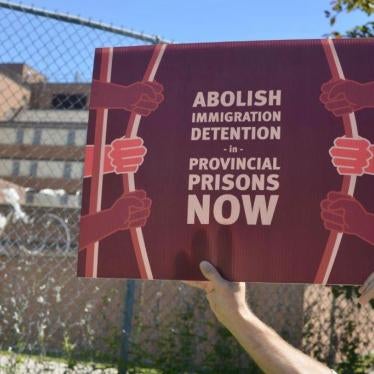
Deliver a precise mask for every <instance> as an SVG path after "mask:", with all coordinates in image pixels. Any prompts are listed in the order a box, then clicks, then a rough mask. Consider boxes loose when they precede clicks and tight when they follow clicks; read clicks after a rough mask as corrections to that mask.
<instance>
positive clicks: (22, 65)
mask: <svg viewBox="0 0 374 374" xmlns="http://www.w3.org/2000/svg"><path fill="white" fill-rule="evenodd" d="M7 4H8V3H4V2H0V25H1V33H0V235H1V236H0V279H1V282H0V372H3V371H4V372H7V371H8V372H17V370H19V372H30V373H35V372H45V371H47V370H51V371H56V372H58V370H60V371H61V372H64V370H66V367H67V366H66V365H69V366H70V367H71V368H73V367H74V370H76V371H80V372H92V370H93V369H95V370H99V369H100V368H101V369H102V370H104V369H103V367H106V366H108V367H114V368H115V367H117V366H118V367H119V368H120V371H122V372H124V370H126V369H127V370H128V371H129V372H137V371H139V370H140V369H139V368H141V367H146V366H150V367H154V368H158V369H159V370H160V372H166V373H171V372H175V373H180V372H212V373H220V372H222V373H240V372H253V373H256V372H258V369H256V367H255V365H254V364H253V363H252V362H251V361H250V360H249V359H248V357H247V355H245V354H244V353H243V351H242V349H241V348H240V347H239V346H238V345H237V343H236V342H235V341H234V339H233V338H232V337H231V336H230V335H229V334H228V333H227V331H226V330H225V329H223V328H222V327H220V326H219V324H217V323H216V321H215V319H214V317H213V315H212V314H211V312H210V311H209V309H208V306H207V303H206V301H205V298H204V296H203V295H202V294H201V293H200V292H198V291H196V290H194V289H191V288H189V287H187V286H186V285H184V284H181V283H180V282H170V281H160V282H158V281H155V282H141V281H136V282H134V281H128V282H124V281H121V280H82V279H78V278H76V276H75V274H76V258H75V254H76V250H77V227H78V219H79V207H80V190H81V181H82V160H83V147H84V144H85V131H86V123H87V103H88V97H89V89H90V85H89V82H90V79H91V71H92V62H93V52H94V48H95V47H99V46H100V47H101V46H118V45H131V44H139V43H150V42H154V43H156V42H158V41H159V40H160V39H159V38H157V37H154V38H153V39H152V37H148V36H143V37H142V36H141V35H138V34H136V33H134V34H133V35H132V37H131V36H129V33H128V31H126V30H123V32H122V34H123V35H120V33H118V32H119V31H118V30H119V29H115V28H112V30H111V31H105V30H110V27H109V26H108V27H106V28H105V27H102V26H103V25H101V26H100V24H97V23H95V22H92V23H91V26H90V24H89V21H84V20H81V22H79V20H78V21H77V19H75V18H71V19H70V20H69V17H67V16H61V15H56V14H55V15H54V16H53V15H51V14H42V12H36V11H35V10H32V9H28V8H22V6H21V7H19V6H17V7H13V9H12V6H10V5H9V4H8V5H7ZM83 21H84V22H83ZM126 35H127V36H126ZM248 298H249V300H250V304H251V306H252V308H253V310H254V311H255V312H256V313H257V314H258V315H259V316H260V317H261V318H262V319H263V320H264V321H265V322H266V323H269V324H270V325H271V326H273V327H274V328H275V329H276V330H277V331H278V332H279V333H280V334H281V335H282V336H283V337H284V338H285V339H286V340H287V341H289V342H290V343H292V344H293V345H295V346H297V347H299V348H302V349H303V350H304V351H305V352H307V353H310V354H312V355H314V356H315V357H317V358H319V359H320V360H322V361H324V362H327V363H329V365H331V366H334V365H337V364H339V363H340V365H341V366H340V369H339V370H343V369H344V364H342V363H344V362H345V361H349V360H351V361H352V357H353V359H354V360H356V361H357V365H361V364H362V363H361V361H363V360H364V357H365V360H366V361H365V362H366V363H367V362H369V358H368V357H367V356H368V355H370V354H371V360H372V357H373V352H374V332H373V325H372V320H373V316H374V315H373V310H372V309H371V308H370V306H368V307H365V308H359V307H358V306H357V303H356V302H354V301H351V300H348V299H347V298H346V297H345V296H344V295H337V294H333V293H332V291H331V289H330V288H325V287H319V286H307V287H306V286H302V285H250V286H249V287H248ZM22 353H28V354H36V355H39V356H36V357H39V358H30V357H32V356H28V358H25V357H26V356H21V354H22ZM40 355H42V356H43V357H44V356H45V355H49V356H62V357H64V358H65V360H66V361H67V364H61V363H58V362H57V361H48V360H46V359H44V358H40V357H42V356H40ZM78 359H79V360H82V362H81V363H79V364H77V362H76V361H77V360H78ZM360 360H361V361H360ZM89 361H93V362H94V363H92V362H91V363H89ZM356 361H355V362H356ZM100 363H101V364H100ZM371 363H372V361H371ZM364 364H365V363H364ZM364 364H362V365H364ZM64 365H65V366H64ZM100 365H102V366H100ZM367 367H370V363H368V364H367ZM341 368H343V369H341ZM101 369H100V370H101ZM6 370H7V371H6ZM12 370H13V371H12ZM344 370H348V371H342V372H350V371H349V370H351V369H350V367H349V368H348V369H344ZM365 370H367V372H369V369H365Z"/></svg>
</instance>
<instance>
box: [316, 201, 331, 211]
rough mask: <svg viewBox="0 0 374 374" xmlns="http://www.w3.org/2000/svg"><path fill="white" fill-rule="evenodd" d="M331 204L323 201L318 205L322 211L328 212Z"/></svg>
mask: <svg viewBox="0 0 374 374" xmlns="http://www.w3.org/2000/svg"><path fill="white" fill-rule="evenodd" d="M330 204H331V202H330V201H329V200H328V199H324V200H322V201H321V203H320V204H319V205H320V207H321V209H322V210H328V209H329V207H330Z"/></svg>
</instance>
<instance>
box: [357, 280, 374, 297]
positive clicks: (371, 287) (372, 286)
mask: <svg viewBox="0 0 374 374" xmlns="http://www.w3.org/2000/svg"><path fill="white" fill-rule="evenodd" d="M370 290H371V291H373V290H374V279H372V280H371V281H370V282H367V283H365V286H362V287H360V289H359V292H360V294H362V295H364V294H367V293H368V292H370Z"/></svg>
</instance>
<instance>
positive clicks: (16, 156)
mask: <svg viewBox="0 0 374 374" xmlns="http://www.w3.org/2000/svg"><path fill="white" fill-rule="evenodd" d="M89 90H90V85H89V84H88V83H50V82H48V81H47V79H46V77H44V76H43V75H42V74H41V73H40V72H38V71H36V70H35V69H33V68H31V67H30V66H28V65H26V64H18V63H14V64H0V97H1V100H0V145H1V146H0V178H2V179H4V180H6V181H9V182H12V183H15V184H16V185H18V186H20V187H24V188H25V189H26V192H27V193H26V204H31V205H38V206H40V205H42V206H43V205H47V206H51V205H52V206H65V207H78V206H79V201H78V199H79V196H78V195H77V192H78V191H79V190H80V186H81V176H82V168H83V166H82V160H83V150H84V144H85V142H86V125H87V120H88V111H87V104H88V98H89ZM46 189H47V192H48V189H52V190H64V191H66V193H63V192H62V191H60V193H59V194H58V196H53V193H51V192H50V191H49V194H48V193H47V194H46V193H43V191H44V192H46V191H45V190H46ZM40 191H42V193H40Z"/></svg>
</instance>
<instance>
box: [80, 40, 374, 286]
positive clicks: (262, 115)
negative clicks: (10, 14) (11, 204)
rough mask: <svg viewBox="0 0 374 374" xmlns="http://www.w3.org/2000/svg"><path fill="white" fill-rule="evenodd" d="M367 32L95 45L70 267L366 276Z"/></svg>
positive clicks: (370, 89) (372, 111)
mask: <svg viewBox="0 0 374 374" xmlns="http://www.w3.org/2000/svg"><path fill="white" fill-rule="evenodd" d="M373 52H374V41H373V40H368V39H361V40H349V39H340V40H330V39H329V40H306V41H302V40H298V41H264V42H233V43H201V44H182V45H178V44H176V45H156V46H139V47H126V48H102V49H97V50H96V54H95V62H94V71H93V84H92V90H91V98H90V115H89V124H88V135H87V146H86V158H85V170H84V180H83V199H82V216H81V222H80V249H79V254H78V275H79V276H84V277H126V278H143V279H202V276H201V274H200V271H199V268H198V264H199V262H200V261H201V260H203V259H206V260H209V261H210V262H212V263H213V264H215V265H216V266H217V267H218V269H219V270H220V272H221V273H222V274H223V276H224V277H226V278H227V279H230V280H242V281H255V282H285V283H288V282H290V283H321V284H360V283H362V282H363V281H364V280H365V279H366V277H367V276H368V275H369V274H370V273H371V272H372V271H373V270H374V188H373V187H374V145H373V143H374V69H373V66H374V53H373Z"/></svg>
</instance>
